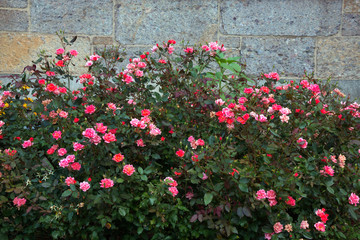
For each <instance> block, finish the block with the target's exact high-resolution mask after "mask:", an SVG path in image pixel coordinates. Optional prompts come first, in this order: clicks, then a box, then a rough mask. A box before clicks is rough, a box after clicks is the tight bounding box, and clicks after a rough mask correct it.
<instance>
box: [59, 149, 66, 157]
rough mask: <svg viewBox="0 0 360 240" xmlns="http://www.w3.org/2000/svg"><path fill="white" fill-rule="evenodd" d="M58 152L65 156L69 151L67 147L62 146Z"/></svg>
mask: <svg viewBox="0 0 360 240" xmlns="http://www.w3.org/2000/svg"><path fill="white" fill-rule="evenodd" d="M57 152H58V155H59V156H60V157H62V156H64V155H65V154H66V153H67V151H66V149H65V148H60V149H59V150H58V151H57Z"/></svg>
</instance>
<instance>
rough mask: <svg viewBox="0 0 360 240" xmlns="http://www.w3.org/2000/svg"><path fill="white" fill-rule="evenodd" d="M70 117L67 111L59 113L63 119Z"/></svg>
mask: <svg viewBox="0 0 360 240" xmlns="http://www.w3.org/2000/svg"><path fill="white" fill-rule="evenodd" d="M68 115H69V114H68V113H67V112H65V111H61V112H60V113H59V116H60V117H62V118H67V117H68Z"/></svg>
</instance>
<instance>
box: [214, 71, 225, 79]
mask: <svg viewBox="0 0 360 240" xmlns="http://www.w3.org/2000/svg"><path fill="white" fill-rule="evenodd" d="M222 77H223V74H222V73H221V72H216V73H215V79H217V80H220V79H222Z"/></svg>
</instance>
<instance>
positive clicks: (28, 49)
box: [0, 33, 90, 73]
mask: <svg viewBox="0 0 360 240" xmlns="http://www.w3.org/2000/svg"><path fill="white" fill-rule="evenodd" d="M0 42H1V44H0V73H20V72H22V71H23V69H24V67H26V66H28V65H30V64H32V61H35V60H37V59H38V57H37V56H38V53H39V52H40V50H45V51H46V52H47V53H49V54H50V55H52V56H55V50H56V49H57V48H60V47H61V44H60V40H59V38H58V37H57V36H42V35H31V34H23V33H1V34H0ZM70 49H75V50H77V51H78V52H79V55H78V56H76V57H75V59H74V63H75V64H76V67H71V68H70V70H71V71H72V72H77V73H83V72H85V71H86V67H85V66H84V65H85V61H84V58H85V56H86V55H89V54H90V39H89V38H86V37H78V39H77V40H76V42H75V43H74V44H73V45H72V46H71V48H69V49H68V50H70Z"/></svg>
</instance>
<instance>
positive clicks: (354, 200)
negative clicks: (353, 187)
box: [349, 193, 359, 206]
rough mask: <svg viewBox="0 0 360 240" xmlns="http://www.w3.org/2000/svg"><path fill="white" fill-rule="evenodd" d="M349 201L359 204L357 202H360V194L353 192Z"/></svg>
mask: <svg viewBox="0 0 360 240" xmlns="http://www.w3.org/2000/svg"><path fill="white" fill-rule="evenodd" d="M349 203H350V204H352V205H355V206H357V204H358V203H359V196H358V195H356V194H355V193H351V195H350V197H349Z"/></svg>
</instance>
